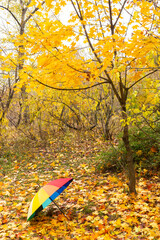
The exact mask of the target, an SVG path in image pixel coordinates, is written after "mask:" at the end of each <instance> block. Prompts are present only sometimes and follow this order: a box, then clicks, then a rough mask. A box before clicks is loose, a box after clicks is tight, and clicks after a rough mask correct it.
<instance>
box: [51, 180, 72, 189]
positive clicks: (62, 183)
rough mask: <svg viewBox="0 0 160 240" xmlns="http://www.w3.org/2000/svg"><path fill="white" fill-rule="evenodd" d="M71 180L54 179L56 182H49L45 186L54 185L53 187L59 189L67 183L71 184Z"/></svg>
mask: <svg viewBox="0 0 160 240" xmlns="http://www.w3.org/2000/svg"><path fill="white" fill-rule="evenodd" d="M72 180H73V179H72V178H60V179H56V180H53V181H51V182H49V183H48V184H47V185H54V186H56V187H58V188H60V187H62V186H63V185H64V184H66V183H67V182H70V183H71V182H72Z"/></svg>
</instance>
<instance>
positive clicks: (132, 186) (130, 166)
mask: <svg viewBox="0 0 160 240" xmlns="http://www.w3.org/2000/svg"><path fill="white" fill-rule="evenodd" d="M122 117H123V120H124V121H125V126H124V128H123V142H124V146H125V149H126V162H127V174H128V180H129V184H128V185H129V192H130V193H135V194H136V178H135V168H134V161H133V153H132V149H131V146H130V142H129V131H128V130H129V128H128V124H127V122H126V121H127V115H126V112H123V113H122Z"/></svg>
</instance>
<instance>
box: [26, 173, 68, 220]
mask: <svg viewBox="0 0 160 240" xmlns="http://www.w3.org/2000/svg"><path fill="white" fill-rule="evenodd" d="M72 181H73V178H60V179H56V180H53V181H51V182H49V183H47V184H46V185H45V186H43V187H42V188H40V190H39V191H38V192H37V193H36V195H35V196H34V198H33V199H32V201H31V204H30V207H29V210H28V216H27V221H29V220H31V219H32V218H33V217H34V216H35V215H37V214H38V213H39V212H40V211H41V210H43V209H44V208H45V207H47V206H48V205H49V204H50V203H51V202H53V201H54V199H55V198H56V197H58V196H59V195H60V194H61V192H63V191H64V189H65V188H66V187H68V185H69V184H70V183H71V182H72Z"/></svg>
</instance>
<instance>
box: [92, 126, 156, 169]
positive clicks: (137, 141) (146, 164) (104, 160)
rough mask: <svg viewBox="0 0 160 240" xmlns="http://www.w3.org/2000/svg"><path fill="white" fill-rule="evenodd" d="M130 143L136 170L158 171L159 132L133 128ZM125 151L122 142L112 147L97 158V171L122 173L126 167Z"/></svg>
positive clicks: (145, 128)
mask: <svg viewBox="0 0 160 240" xmlns="http://www.w3.org/2000/svg"><path fill="white" fill-rule="evenodd" d="M130 143H131V147H132V151H133V155H134V162H135V166H136V169H137V170H138V169H139V168H141V169H151V170H152V169H153V170H159V169H160V131H158V130H157V131H153V130H152V129H151V128H147V127H144V128H143V129H141V130H138V131H137V129H135V128H133V129H132V130H131V132H130ZM125 155H126V151H125V148H124V145H123V142H122V141H119V144H118V146H117V147H115V146H112V147H110V148H109V149H108V150H107V151H106V152H104V151H103V152H100V154H99V156H98V157H97V160H98V161H99V163H98V166H97V168H98V171H101V172H106V171H116V172H117V171H122V170H123V169H125V167H126V162H125Z"/></svg>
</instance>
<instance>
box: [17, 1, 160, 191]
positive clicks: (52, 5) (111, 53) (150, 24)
mask: <svg viewBox="0 0 160 240" xmlns="http://www.w3.org/2000/svg"><path fill="white" fill-rule="evenodd" d="M37 4H38V3H36V1H33V2H32V3H31V6H32V7H33V6H35V8H36V6H37ZM66 4H69V6H70V7H72V10H71V14H70V17H69V19H68V23H67V25H64V24H62V23H61V22H60V21H59V19H54V18H53V16H54V15H55V16H58V14H60V12H61V10H62V9H63V7H65V6H66ZM46 5H47V7H48V12H43V11H44V9H43V10H42V11H40V12H39V13H38V20H36V21H35V22H32V23H30V24H29V26H28V32H27V34H26V35H24V36H23V37H24V39H25V41H26V45H25V46H26V55H25V57H26V59H29V61H30V62H29V64H28V65H25V68H24V70H23V71H21V81H20V84H19V87H20V88H21V87H22V86H23V84H24V83H25V84H26V82H27V83H28V87H29V88H30V89H35V85H36V83H37V85H36V91H37V92H38V91H40V89H44V87H48V88H50V89H55V90H61V91H63V90H65V91H66V90H72V91H78V90H84V89H88V88H91V87H94V86H99V85H101V84H108V85H110V86H111V88H112V91H113V92H114V95H115V97H116V99H117V101H118V103H119V106H120V109H121V117H122V124H123V137H122V139H123V142H124V145H125V148H126V162H127V168H128V169H127V170H128V177H129V189H130V192H136V189H135V184H136V181H135V171H134V163H133V154H132V149H131V146H130V142H129V124H130V118H129V117H128V110H129V109H127V107H128V106H129V105H127V103H128V99H129V98H130V94H132V93H133V92H134V91H135V89H136V87H140V86H141V83H142V82H143V81H147V82H148V84H149V85H150V83H151V82H153V81H152V79H151V76H152V75H153V74H154V73H156V72H157V71H158V69H159V67H158V66H159V57H157V58H156V62H155V60H154V58H153V55H154V56H158V55H157V51H159V50H158V46H159V37H158V34H159V32H158V31H159V29H158V28H157V24H158V22H159V11H158V9H159V5H158V3H157V2H154V3H152V2H149V1H144V0H143V1H127V0H124V1H116V0H115V1H110V0H109V1H104V2H97V1H91V2H89V1H78V0H76V1H72V0H71V1H63V0H62V1H61V0H60V1H57V2H52V1H46ZM67 6H68V5H67ZM52 11H53V14H52ZM64 11H65V8H64ZM42 15H43V17H42ZM33 28H34V32H33V31H32V29H33ZM37 39H38V41H37ZM27 49H28V50H27ZM27 51H28V52H27ZM31 54H32V55H33V57H32V56H31ZM35 54H37V57H36V59H35ZM77 54H78V57H77ZM31 62H34V64H35V65H34V67H33V66H32V65H33V64H32V65H31V64H30V63H31ZM153 76H154V75H153ZM154 84H155V87H156V88H157V87H158V81H157V79H155V80H154ZM157 96H158V95H157ZM158 99H159V97H157V101H159V100H158ZM146 106H147V105H146Z"/></svg>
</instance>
